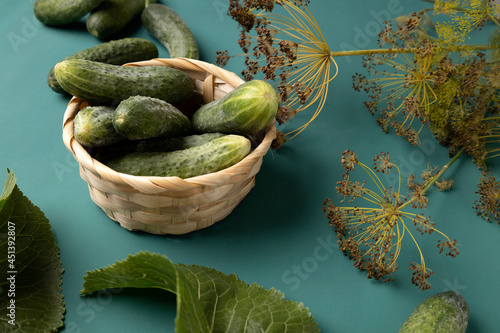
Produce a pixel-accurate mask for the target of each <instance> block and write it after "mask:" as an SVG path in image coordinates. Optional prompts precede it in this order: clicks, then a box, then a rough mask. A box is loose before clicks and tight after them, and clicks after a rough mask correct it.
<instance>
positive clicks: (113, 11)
mask: <svg viewBox="0 0 500 333" xmlns="http://www.w3.org/2000/svg"><path fill="white" fill-rule="evenodd" d="M146 2H149V3H154V2H156V0H104V1H103V2H102V3H101V4H100V5H99V6H98V7H97V8H95V9H94V10H93V11H92V12H91V13H90V15H89V17H88V18H87V30H88V31H89V32H90V33H91V34H92V35H93V36H95V37H97V38H99V39H108V38H110V37H112V36H113V35H116V34H117V33H118V32H120V31H121V30H122V29H123V28H125V26H126V25H127V24H129V23H130V21H132V19H133V18H134V17H135V16H136V15H138V14H140V13H141V11H142V10H143V9H144V7H145V6H146Z"/></svg>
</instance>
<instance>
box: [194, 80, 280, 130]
mask: <svg viewBox="0 0 500 333" xmlns="http://www.w3.org/2000/svg"><path fill="white" fill-rule="evenodd" d="M278 104H279V101H278V95H277V94H276V91H275V90H274V88H273V87H272V86H271V85H270V84H269V83H267V82H266V81H262V80H252V81H248V82H245V83H243V84H242V85H240V86H238V87H237V88H236V89H234V90H233V91H231V92H230V93H228V94H227V95H225V96H224V97H223V98H221V99H219V100H215V101H213V102H210V103H208V104H205V105H203V106H202V107H201V108H199V109H198V110H197V111H196V112H195V113H194V115H193V117H192V119H191V122H192V124H193V128H194V130H195V131H196V132H204V133H207V132H220V133H234V134H253V133H256V132H258V131H260V130H262V129H264V128H265V127H266V126H267V125H268V124H269V123H270V122H271V121H273V119H274V118H275V117H276V112H277V111H278Z"/></svg>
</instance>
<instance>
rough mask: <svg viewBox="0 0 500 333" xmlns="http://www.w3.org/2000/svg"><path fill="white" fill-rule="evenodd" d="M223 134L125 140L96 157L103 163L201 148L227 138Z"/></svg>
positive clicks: (98, 152) (96, 154)
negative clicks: (149, 154) (141, 155)
mask: <svg viewBox="0 0 500 333" xmlns="http://www.w3.org/2000/svg"><path fill="white" fill-rule="evenodd" d="M225 135H226V134H222V133H204V134H193V135H188V136H181V137H176V138H153V139H146V140H135V141H132V140H125V141H122V142H119V143H117V144H114V145H109V146H105V147H102V149H99V150H98V151H97V152H96V153H95V155H94V157H95V158H96V159H97V160H99V161H101V160H105V159H109V158H111V157H113V156H123V155H124V154H129V153H132V152H134V153H154V152H157V153H159V152H164V153H166V152H169V151H175V150H182V149H188V148H193V147H196V146H200V145H202V144H205V143H208V142H210V141H212V140H215V139H218V138H220V137H223V136H225Z"/></svg>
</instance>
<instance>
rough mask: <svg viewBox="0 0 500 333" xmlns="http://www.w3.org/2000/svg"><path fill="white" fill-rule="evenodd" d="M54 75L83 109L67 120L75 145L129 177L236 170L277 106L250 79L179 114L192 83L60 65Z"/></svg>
mask: <svg viewBox="0 0 500 333" xmlns="http://www.w3.org/2000/svg"><path fill="white" fill-rule="evenodd" d="M54 73H55V76H56V80H57V82H58V83H59V84H60V86H61V87H62V88H63V89H64V90H65V91H66V92H68V93H70V94H71V95H73V96H75V97H78V98H80V99H82V100H84V101H86V102H87V103H88V104H89V105H88V106H86V107H85V108H83V109H82V110H80V111H79V112H78V113H77V114H76V116H75V118H74V137H75V139H76V140H77V141H78V142H79V143H80V144H81V145H83V146H85V147H88V148H94V149H92V150H93V151H94V152H95V155H94V157H95V158H96V159H97V160H99V161H100V162H102V163H103V164H106V165H107V166H109V167H110V168H112V169H114V170H116V171H117V172H122V173H127V174H131V175H135V176H160V177H167V176H177V177H180V178H189V177H194V176H198V175H202V174H207V173H211V172H216V171H219V170H222V169H225V168H227V167H229V166H231V165H234V164H236V163H238V162H239V161H241V160H242V159H243V158H244V157H245V156H246V155H248V154H249V153H250V151H251V142H250V140H249V139H248V137H249V136H251V135H252V134H255V133H257V132H259V131H261V130H263V129H265V128H266V127H267V126H268V125H269V124H270V123H271V122H272V121H274V119H275V116H276V112H277V110H278V104H279V101H278V96H277V94H276V91H275V89H274V88H273V87H272V86H271V85H270V84H269V83H267V82H266V81H262V80H252V81H248V82H245V83H243V84H242V85H240V86H238V87H237V88H235V89H234V90H232V91H231V92H229V93H228V94H227V95H225V96H224V97H223V98H221V99H218V100H215V101H212V102H210V103H207V104H204V105H203V104H201V105H199V107H197V108H196V110H195V111H194V113H193V114H189V113H187V112H183V111H181V109H182V108H183V106H184V105H186V104H190V103H191V102H192V101H193V100H197V99H196V95H198V92H196V91H195V84H194V80H193V79H192V78H191V77H190V76H188V75H187V74H186V73H184V72H183V71H181V70H178V69H175V68H171V67H166V66H145V67H135V66H120V65H112V64H106V63H101V62H96V61H91V60H85V59H67V60H64V61H62V62H60V63H58V64H56V66H55V67H54Z"/></svg>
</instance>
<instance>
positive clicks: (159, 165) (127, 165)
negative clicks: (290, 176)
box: [101, 135, 250, 178]
mask: <svg viewBox="0 0 500 333" xmlns="http://www.w3.org/2000/svg"><path fill="white" fill-rule="evenodd" d="M249 152H250V140H248V139H247V138H245V137H243V136H240V135H225V136H222V137H220V138H216V139H214V140H212V141H210V142H208V143H205V144H202V145H199V146H195V147H192V148H188V149H183V150H176V151H170V152H146V153H129V154H123V155H119V156H116V155H115V156H111V157H110V158H103V159H101V162H102V163H104V164H106V165H107V166H108V167H110V168H111V169H114V170H115V171H117V172H121V173H126V174H130V175H135V176H160V177H169V176H177V177H180V178H189V177H194V176H199V175H204V174H207V173H211V172H216V171H220V170H222V169H225V168H228V167H230V166H232V165H234V164H236V163H238V162H239V161H241V160H242V159H243V158H244V157H245V156H246V155H248V153H249Z"/></svg>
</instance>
